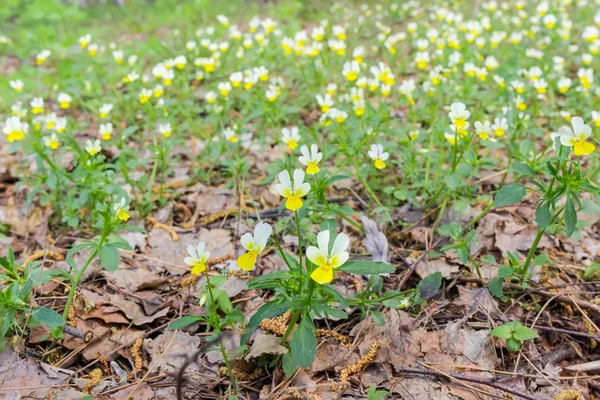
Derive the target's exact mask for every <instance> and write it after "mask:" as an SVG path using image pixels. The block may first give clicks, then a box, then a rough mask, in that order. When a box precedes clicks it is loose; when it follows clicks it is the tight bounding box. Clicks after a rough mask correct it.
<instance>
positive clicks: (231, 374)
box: [219, 340, 237, 392]
mask: <svg viewBox="0 0 600 400" xmlns="http://www.w3.org/2000/svg"><path fill="white" fill-rule="evenodd" d="M219 350H221V354H222V355H223V361H225V366H226V367H227V371H228V372H229V380H230V381H231V386H233V390H234V391H235V392H237V382H236V380H235V375H234V374H233V369H231V364H230V363H229V357H227V352H226V351H225V345H223V341H222V340H220V341H219Z"/></svg>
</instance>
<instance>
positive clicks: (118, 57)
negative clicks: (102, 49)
mask: <svg viewBox="0 0 600 400" xmlns="http://www.w3.org/2000/svg"><path fill="white" fill-rule="evenodd" d="M112 56H113V58H114V59H115V61H116V62H117V64H121V63H122V62H123V57H124V55H123V50H113V52H112Z"/></svg>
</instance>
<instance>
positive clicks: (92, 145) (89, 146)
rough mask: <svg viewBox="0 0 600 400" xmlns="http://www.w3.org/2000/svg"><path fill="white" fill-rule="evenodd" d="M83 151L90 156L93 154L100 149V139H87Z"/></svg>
mask: <svg viewBox="0 0 600 400" xmlns="http://www.w3.org/2000/svg"><path fill="white" fill-rule="evenodd" d="M85 151H86V152H87V153H88V154H89V155H90V156H95V155H96V154H98V153H100V152H101V151H102V145H101V144H100V140H98V139H95V140H94V141H91V140H88V141H87V142H86V143H85Z"/></svg>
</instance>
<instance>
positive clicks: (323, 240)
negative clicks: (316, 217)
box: [306, 230, 350, 285]
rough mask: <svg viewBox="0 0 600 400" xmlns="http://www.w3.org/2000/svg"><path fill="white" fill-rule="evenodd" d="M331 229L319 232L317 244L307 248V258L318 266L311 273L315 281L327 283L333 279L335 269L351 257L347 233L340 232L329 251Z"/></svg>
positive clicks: (322, 283)
mask: <svg viewBox="0 0 600 400" xmlns="http://www.w3.org/2000/svg"><path fill="white" fill-rule="evenodd" d="M329 239H330V233H329V230H326V231H322V232H319V233H318V234H317V245H318V247H315V246H309V247H308V248H307V249H306V258H308V259H309V260H310V261H311V262H312V263H313V264H314V265H315V266H316V267H317V268H316V269H315V270H314V271H313V272H312V273H311V274H310V277H311V279H312V280H314V281H315V282H317V283H319V284H321V285H325V284H327V283H329V282H331V281H332V280H333V270H334V269H336V268H339V267H341V266H342V265H343V264H344V263H345V262H346V261H347V260H348V258H349V256H350V255H349V254H348V252H347V251H346V249H347V248H348V246H349V245H350V239H349V238H348V236H346V234H344V233H340V234H339V235H337V237H336V238H335V241H334V242H333V247H332V248H331V251H329Z"/></svg>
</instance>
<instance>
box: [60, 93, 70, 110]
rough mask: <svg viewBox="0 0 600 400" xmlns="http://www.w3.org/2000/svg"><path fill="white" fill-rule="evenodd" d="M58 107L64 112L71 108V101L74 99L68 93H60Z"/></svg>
mask: <svg viewBox="0 0 600 400" xmlns="http://www.w3.org/2000/svg"><path fill="white" fill-rule="evenodd" d="M57 100H58V106H59V107H60V108H62V109H63V110H66V109H68V108H70V107H71V101H73V99H72V98H71V96H69V95H68V94H67V93H59V94H58V99H57Z"/></svg>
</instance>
